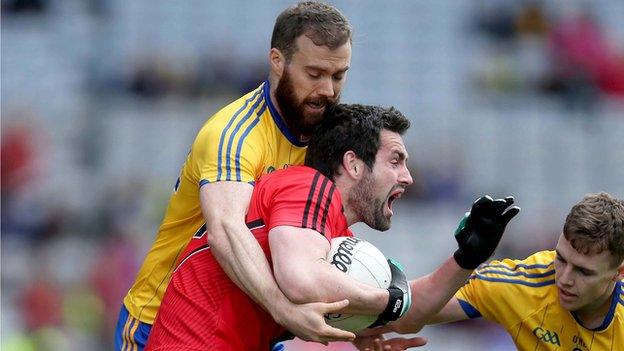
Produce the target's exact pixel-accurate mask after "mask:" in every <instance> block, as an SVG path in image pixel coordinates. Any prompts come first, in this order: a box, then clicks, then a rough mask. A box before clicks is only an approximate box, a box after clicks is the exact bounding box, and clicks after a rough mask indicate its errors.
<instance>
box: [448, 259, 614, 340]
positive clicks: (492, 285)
mask: <svg viewBox="0 0 624 351" xmlns="http://www.w3.org/2000/svg"><path fill="white" fill-rule="evenodd" d="M554 259H555V252H554V251H540V252H537V253H535V254H533V255H532V256H529V257H528V258H527V259H525V260H522V261H520V260H509V259H505V260H502V261H492V262H491V263H490V264H487V265H483V266H481V267H479V268H478V269H477V270H476V271H475V272H474V273H473V275H471V276H470V278H469V280H468V282H467V283H466V285H464V286H463V287H462V288H461V289H460V290H459V291H458V292H457V293H456V294H455V297H456V298H457V299H458V300H459V303H460V305H461V306H462V308H463V310H464V312H465V313H466V314H467V315H468V316H469V317H471V318H475V317H480V316H483V317H484V318H486V319H488V320H491V321H493V322H496V323H498V324H500V325H502V326H503V327H504V328H505V330H506V331H507V332H508V333H509V335H510V336H511V337H512V338H513V341H514V343H515V344H516V347H517V348H518V350H535V351H537V350H565V351H589V350H594V351H602V350H606V351H615V350H622V349H623V347H624V295H623V294H624V291H623V289H622V281H619V282H617V283H616V285H615V289H614V292H613V295H612V299H611V305H610V308H609V311H608V313H607V315H606V317H605V319H604V321H603V323H602V325H600V326H599V327H598V328H595V329H587V328H585V327H583V326H582V325H581V323H580V322H579V321H578V320H577V318H576V316H575V315H574V313H573V312H570V311H567V310H565V309H563V308H562V307H561V306H560V305H559V297H558V292H557V287H556V285H555V267H554Z"/></svg>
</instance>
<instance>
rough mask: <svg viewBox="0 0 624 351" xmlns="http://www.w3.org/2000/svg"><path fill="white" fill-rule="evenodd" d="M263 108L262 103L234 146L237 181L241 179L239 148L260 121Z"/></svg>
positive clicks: (241, 147) (264, 106)
mask: <svg viewBox="0 0 624 351" xmlns="http://www.w3.org/2000/svg"><path fill="white" fill-rule="evenodd" d="M265 110H266V104H263V105H262V107H261V108H260V111H258V113H256V116H257V118H256V119H255V120H254V121H253V122H251V124H250V125H249V126H248V127H247V129H245V131H244V132H243V135H241V137H240V139H238V145H237V146H236V158H235V162H234V165H235V172H236V180H237V181H239V182H240V181H241V164H240V154H241V150H242V149H243V141H244V140H245V138H246V137H247V135H249V133H250V132H251V130H252V129H254V127H255V126H256V125H257V124H258V123H259V122H260V116H261V115H262V114H263V113H264V111H265Z"/></svg>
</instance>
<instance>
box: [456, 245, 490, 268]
mask: <svg viewBox="0 0 624 351" xmlns="http://www.w3.org/2000/svg"><path fill="white" fill-rule="evenodd" d="M453 258H454V259H455V262H456V263H457V265H458V266H459V267H461V268H463V269H469V270H474V269H475V268H477V267H479V265H480V264H481V263H483V260H480V259H478V258H477V257H475V255H469V254H467V253H466V252H465V251H463V250H462V249H461V248H459V249H457V250H456V251H455V253H453Z"/></svg>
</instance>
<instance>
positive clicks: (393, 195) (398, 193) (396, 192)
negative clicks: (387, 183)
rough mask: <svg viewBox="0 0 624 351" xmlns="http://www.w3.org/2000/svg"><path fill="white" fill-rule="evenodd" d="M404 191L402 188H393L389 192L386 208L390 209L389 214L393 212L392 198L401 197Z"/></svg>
mask: <svg viewBox="0 0 624 351" xmlns="http://www.w3.org/2000/svg"><path fill="white" fill-rule="evenodd" d="M404 192H405V190H404V189H402V188H398V189H396V190H394V191H393V192H391V193H390V195H389V196H388V210H389V211H390V215H392V214H394V213H393V212H392V204H393V203H394V200H396V199H399V198H401V196H403V193H404Z"/></svg>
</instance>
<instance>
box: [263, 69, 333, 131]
mask: <svg viewBox="0 0 624 351" xmlns="http://www.w3.org/2000/svg"><path fill="white" fill-rule="evenodd" d="M320 99H321V102H323V103H325V110H324V111H328V110H329V109H331V108H332V107H333V106H335V105H336V104H337V103H338V98H336V99H335V100H330V99H328V98H320ZM275 100H276V102H277V105H278V106H279V108H280V111H281V112H282V118H283V119H284V122H286V126H288V129H289V130H290V131H291V133H293V134H294V135H295V136H297V137H300V136H310V135H312V132H313V131H314V128H315V127H316V126H317V125H319V124H320V123H321V122H322V121H323V118H324V112H323V113H318V114H307V115H306V114H305V110H304V109H305V103H306V100H303V101H301V102H299V101H297V95H296V94H295V87H294V86H293V82H292V80H291V79H290V73H289V72H288V69H285V70H284V74H283V75H282V77H281V78H280V80H279V82H278V84H277V87H276V88H275Z"/></svg>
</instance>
